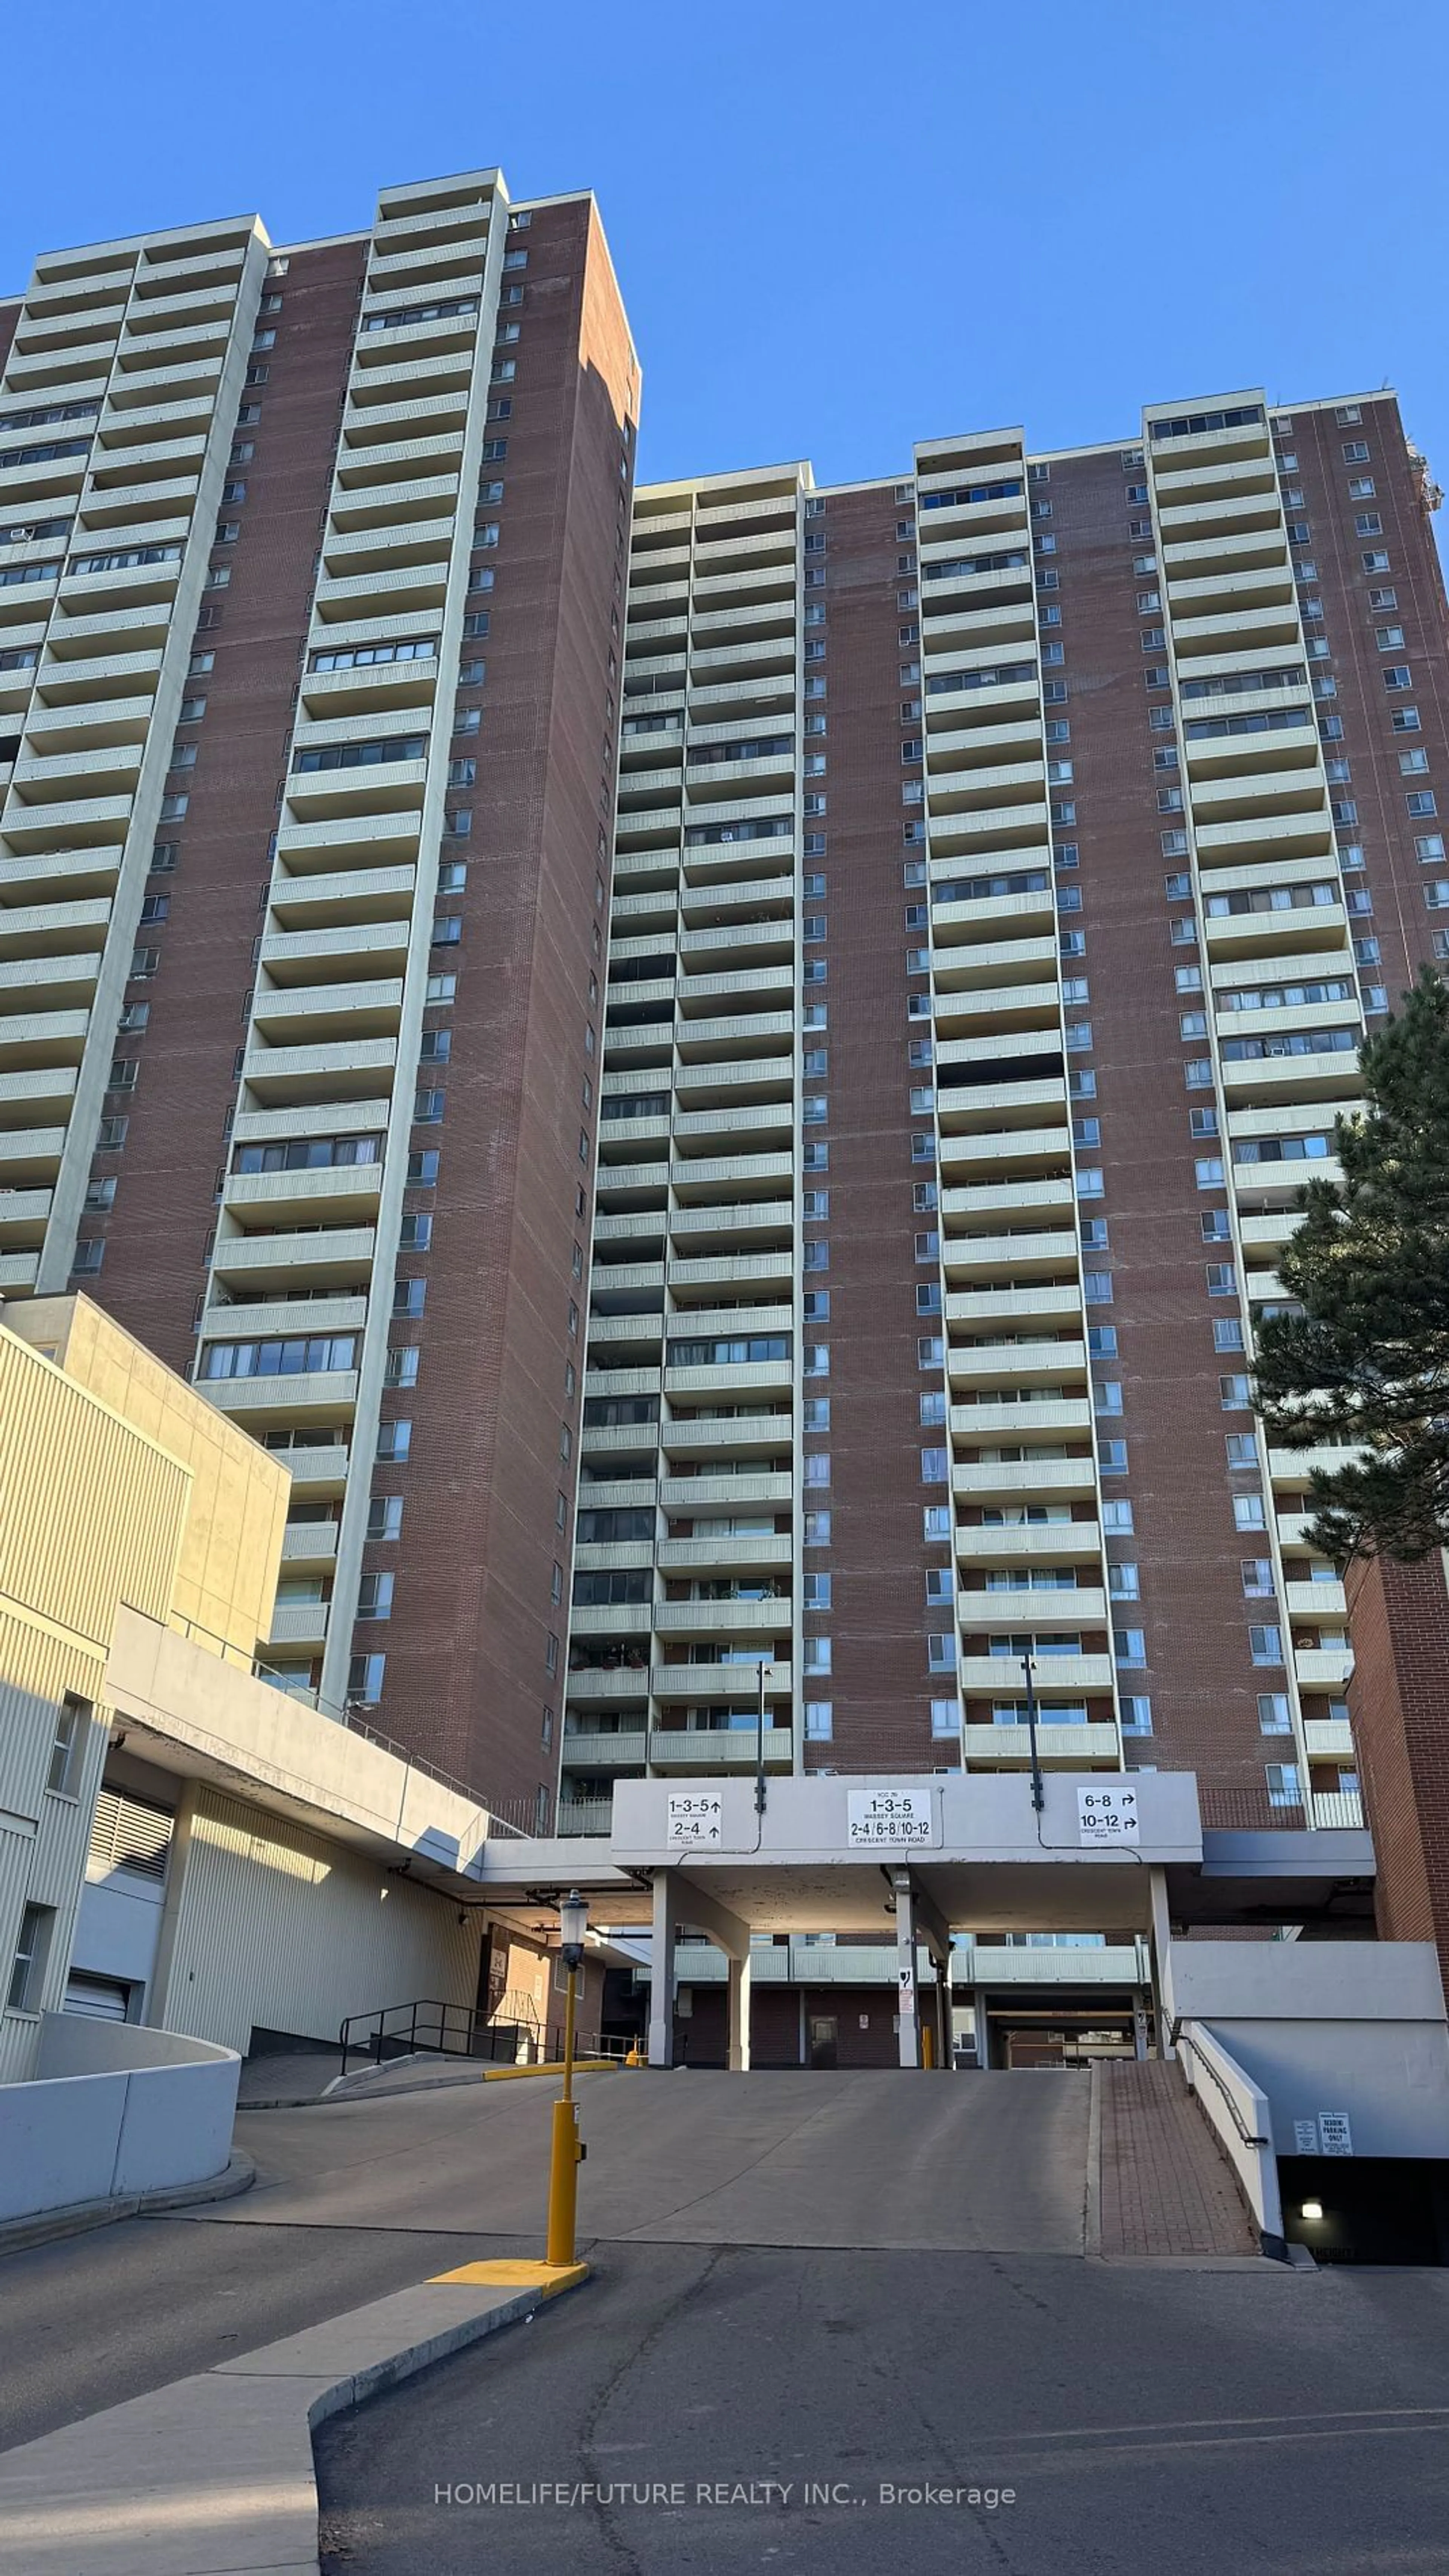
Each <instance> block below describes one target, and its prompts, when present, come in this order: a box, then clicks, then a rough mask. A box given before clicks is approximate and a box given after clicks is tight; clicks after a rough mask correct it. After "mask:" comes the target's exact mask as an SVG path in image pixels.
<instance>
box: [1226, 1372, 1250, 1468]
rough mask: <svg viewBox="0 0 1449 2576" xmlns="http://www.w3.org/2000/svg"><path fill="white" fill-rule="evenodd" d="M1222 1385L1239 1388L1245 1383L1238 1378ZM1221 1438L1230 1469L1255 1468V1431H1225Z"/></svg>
mask: <svg viewBox="0 0 1449 2576" xmlns="http://www.w3.org/2000/svg"><path fill="white" fill-rule="evenodd" d="M1224 1383H1226V1384H1230V1385H1238V1386H1241V1385H1243V1384H1245V1383H1246V1381H1245V1380H1243V1379H1241V1378H1238V1379H1229V1380H1225V1381H1224ZM1223 1438H1224V1440H1225V1442H1226V1445H1227V1458H1228V1466H1229V1468H1230V1469H1231V1468H1235V1467H1256V1466H1257V1463H1258V1435H1257V1433H1256V1431H1227V1432H1225V1433H1224V1434H1223Z"/></svg>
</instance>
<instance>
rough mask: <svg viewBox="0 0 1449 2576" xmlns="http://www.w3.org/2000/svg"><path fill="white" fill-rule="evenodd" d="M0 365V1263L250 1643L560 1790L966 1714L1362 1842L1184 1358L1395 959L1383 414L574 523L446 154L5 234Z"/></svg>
mask: <svg viewBox="0 0 1449 2576" xmlns="http://www.w3.org/2000/svg"><path fill="white" fill-rule="evenodd" d="M0 370H3V372H0V1293H3V1294H4V1295H6V1296H26V1295H28V1294H31V1293H35V1292H39V1293H41V1294H50V1293H55V1292H58V1291H61V1290H63V1289H65V1288H66V1287H67V1286H69V1285H72V1284H79V1285H84V1286H85V1287H86V1288H87V1289H88V1290H89V1292H90V1293H91V1294H92V1295H93V1296H94V1297H95V1298H97V1299H98V1300H99V1301H100V1302H101V1303H102V1304H103V1305H105V1306H107V1307H108V1308H110V1310H111V1311H112V1312H113V1313H114V1314H115V1315H116V1316H117V1317H118V1318H119V1320H120V1321H121V1322H122V1323H123V1324H125V1325H126V1326H127V1327H128V1328H129V1329H130V1330H131V1331H133V1332H134V1333H135V1334H137V1335H138V1336H139V1337H140V1338H141V1339H143V1340H144V1341H145V1342H147V1343H148V1344H149V1345H150V1346H151V1347H153V1348H154V1349H155V1350H156V1351H157V1352H158V1353H159V1354H160V1355H161V1356H162V1357H163V1358H164V1359H165V1360H167V1361H169V1362H170V1363H171V1364H172V1365H173V1366H175V1367H178V1368H180V1369H183V1370H185V1371H186V1372H187V1373H188V1374H190V1375H192V1376H193V1377H194V1378H195V1380H196V1382H197V1383H198V1384H199V1385H200V1386H201V1387H202V1388H204V1390H205V1391H206V1392H207V1393H208V1394H209V1395H210V1397H211V1398H212V1400H213V1401H214V1402H215V1403H216V1404H217V1405H219V1406H220V1407H221V1408H222V1409H223V1410H224V1411H226V1412H227V1413H228V1414H230V1415H232V1416H233V1417H234V1418H235V1419H236V1420H237V1421H238V1422H240V1423H243V1424H245V1425H246V1427H247V1428H249V1429H251V1430H253V1431H255V1432H256V1434H257V1435H258V1436H259V1437H260V1438H261V1439H263V1440H264V1441H265V1442H266V1443H267V1444H268V1445H269V1446H270V1447H272V1448H274V1449H276V1450H277V1451H278V1452H279V1453H280V1454H282V1455H283V1456H284V1457H285V1460H286V1463H287V1464H288V1465H289V1467H290V1468H291V1471H292V1477H293V1485H292V1502H291V1512H290V1519H289V1524H288V1529H287V1535H286V1543H285V1558H284V1582H283V1586H282V1591H281V1594H280V1598H279V1606H278V1610H277V1613H276V1619H275V1624H274V1626H273V1629H272V1631H271V1634H270V1635H269V1637H268V1638H267V1639H266V1640H264V1641H263V1651H264V1656H265V1660H266V1662H267V1664H268V1665H269V1666H270V1667H271V1668H272V1669H273V1670H275V1671H276V1672H277V1673H278V1674H279V1675H280V1677H281V1679H282V1680H283V1681H284V1682H285V1683H286V1684H287V1686H288V1687H291V1688H294V1689H297V1690H303V1691H308V1692H312V1693H315V1694H316V1695H317V1696H318V1697H319V1699H320V1702H321V1704H322V1705H323V1706H324V1707H328V1708H332V1709H334V1710H338V1711H340V1710H341V1709H342V1708H343V1706H344V1704H345V1703H346V1702H348V1701H349V1700H350V1701H352V1702H354V1703H358V1704H360V1705H361V1706H362V1707H363V1708H364V1709H366V1710H368V1711H372V1712H375V1713H376V1723H377V1724H378V1726H379V1727H380V1728H381V1729H382V1730H383V1731H385V1732H386V1733H387V1734H389V1735H390V1736H392V1737H394V1738H396V1739H398V1740H400V1741H403V1742H405V1743H406V1744H407V1745H408V1746H409V1747H411V1748H413V1749H414V1750H416V1751H417V1752H419V1753H420V1754H422V1755H423V1756H424V1757H426V1758H427V1759H430V1760H431V1761H433V1762H435V1763H437V1764H440V1765H442V1766H444V1767H446V1768H447V1769H449V1770H451V1771H453V1772H457V1773H463V1774H466V1775H467V1777H468V1779H469V1780H470V1781H471V1782H473V1783H474V1784H475V1785H476V1786H478V1787H479V1788H480V1789H482V1790H484V1791H485V1792H486V1793H487V1794H488V1795H489V1796H490V1797H492V1798H493V1799H494V1800H495V1801H496V1800H499V1799H502V1800H504V1801H507V1800H510V1799H513V1800H517V1801H519V1802H520V1804H519V1807H518V1809H517V1810H516V1812H517V1814H518V1817H519V1820H520V1821H521V1820H522V1819H523V1817H524V1816H525V1815H526V1816H527V1817H528V1818H529V1819H530V1820H532V1819H534V1818H537V1819H538V1820H540V1821H544V1820H546V1818H547V1817H548V1815H549V1813H550V1811H551V1805H552V1798H553V1793H554V1788H555V1783H557V1784H558V1793H559V1800H560V1815H561V1819H562V1821H563V1822H564V1824H565V1825H571V1826H574V1827H577V1828H579V1829H582V1830H586V1831H587V1830H597V1829H599V1828H600V1827H601V1826H602V1825H604V1824H605V1823H606V1821H607V1816H608V1810H609V1796H610V1790H611V1786H612V1783H613V1781H614V1780H615V1779H616V1778H618V1777H619V1776H621V1775H628V1774H631V1773H634V1774H636V1773H639V1772H641V1771H644V1770H652V1771H655V1772H659V1773H664V1774H668V1775H670V1776H671V1777H678V1778H679V1779H680V1780H681V1781H683V1782H691V1781H692V1782H696V1783H707V1782H708V1781H709V1780H710V1779H712V1778H714V1777H716V1776H717V1775H718V1773H719V1772H720V1770H721V1769H722V1768H735V1769H740V1768H748V1767H750V1766H752V1765H753V1763H754V1761H755V1759H756V1755H757V1750H762V1751H763V1755H764V1759H765V1762H766V1764H767V1766H769V1767H773V1768H776V1769H788V1768H800V1769H806V1770H809V1769H820V1768H827V1767H833V1768H836V1769H841V1770H859V1771H864V1770H888V1771H910V1770H925V1769H932V1768H940V1767H954V1766H956V1765H958V1764H964V1765H965V1766H966V1767H967V1768H968V1769H995V1768H999V1767H1001V1766H1003V1765H1005V1766H1009V1767H1020V1766H1021V1765H1023V1764H1024V1763H1026V1762H1027V1761H1028V1759H1029V1758H1030V1730H1029V1726H1028V1717H1029V1714H1031V1713H1032V1712H1033V1710H1034V1713H1035V1716H1036V1719H1037V1745H1038V1750H1039V1754H1040V1758H1041V1760H1042V1761H1043V1762H1044V1763H1046V1764H1048V1765H1053V1764H1054V1765H1060V1766H1068V1767H1070V1768H1071V1769H1073V1770H1082V1769H1092V1768H1101V1769H1104V1770H1114V1769H1118V1768H1120V1767H1122V1766H1126V1767H1128V1768H1132V1767H1137V1768H1142V1767H1146V1766H1147V1765H1149V1764H1154V1763H1155V1764H1160V1765H1163V1766H1190V1767H1192V1768H1194V1769H1196V1770H1197V1771H1198V1773H1199V1775H1200V1777H1201V1778H1202V1780H1203V1782H1204V1784H1205V1797H1206V1800H1207V1804H1208V1808H1209V1811H1210V1813H1211V1814H1212V1816H1213V1818H1214V1820H1216V1821H1220V1822H1223V1823H1228V1822H1233V1821H1241V1822H1243V1823H1252V1822H1258V1821H1270V1820H1274V1819H1277V1820H1280V1821H1285V1822H1298V1821H1301V1822H1304V1823H1308V1824H1312V1823H1313V1822H1315V1821H1317V1822H1321V1823H1326V1822H1332V1821H1338V1820H1343V1819H1346V1818H1347V1817H1349V1816H1351V1815H1353V1816H1356V1814H1357V1806H1356V1774H1355V1771H1354V1767H1353V1761H1354V1757H1353V1749H1352V1736H1351V1731H1350V1725H1349V1719H1348V1715H1347V1709H1346V1704H1345V1700H1344V1696H1343V1694H1344V1690H1345V1685H1346V1677H1347V1673H1348V1669H1349V1652H1348V1644H1347V1634H1346V1626H1345V1608H1344V1600H1343V1595H1342V1592H1341V1589H1340V1587H1339V1585H1338V1582H1337V1580H1336V1577H1335V1573H1334V1569H1333V1568H1332V1567H1331V1566H1330V1565H1328V1564H1326V1563H1324V1562H1323V1561H1321V1560H1319V1559H1318V1558H1316V1557H1315V1555H1314V1553H1313V1551H1312V1550H1311V1548H1310V1546H1309V1544H1308V1540H1307V1536H1306V1514H1305V1510H1304V1491H1305V1484H1306V1477H1307V1471H1308V1468H1309V1467H1310V1466H1311V1463H1312V1461H1311V1457H1305V1456H1304V1455H1303V1454H1302V1453H1296V1454H1294V1455H1292V1456H1278V1455H1271V1456H1268V1455H1265V1454H1264V1452H1263V1447H1262V1443H1261V1440H1260V1438H1259V1436H1258V1434H1257V1432H1256V1429H1255V1424H1254V1417H1253V1415H1252V1413H1251V1411H1250V1409H1249V1405H1248V1375H1249V1371H1250V1367H1251V1355H1252V1336H1253V1327H1254V1321H1255V1318H1256V1317H1257V1316H1258V1315H1259V1314H1260V1313H1262V1312H1263V1311H1265V1310H1268V1309H1271V1308H1272V1307H1273V1306H1274V1305H1275V1303H1276V1302H1277V1301H1278V1298H1279V1296H1280V1293H1281V1292H1280V1289H1279V1283H1278V1279H1277V1276H1276V1270H1275V1257H1276V1252H1277V1249H1278V1247H1279V1246H1280V1245H1281V1244H1282V1242H1283V1240H1284V1239H1285V1236H1286V1234H1287V1232H1288V1231H1289V1229H1290V1228H1291V1226H1292V1224H1293V1222H1294V1206H1295V1198H1296V1192H1297V1189H1298V1186H1299V1185H1300V1183H1301V1182H1302V1180H1303V1179H1304V1178H1305V1177H1307V1176H1308V1175H1309V1174H1310V1173H1311V1172H1313V1171H1315V1170H1317V1171H1322V1170H1331V1169H1332V1162H1331V1145H1332V1129H1333V1121H1334V1116H1335V1112H1336V1111H1337V1110H1338V1109H1340V1108H1342V1107H1345V1106H1348V1105H1350V1104H1351V1103H1352V1102H1353V1100H1354V1098H1355V1097H1356V1092H1357V1050H1358V1044H1359V1040H1360V1037H1361V1034H1362V1031H1363V1029H1364V1027H1365V1026H1368V1027H1372V1026H1373V1025H1374V1024H1375V1021H1376V1020H1377V1019H1379V1018H1380V1017H1381V1015H1382V1014H1383V1013H1384V1012H1385V1011H1386V1010H1387V1009H1389V1008H1391V1007H1392V1005H1393V1003H1394V1001H1395V1000H1396V998H1397V995H1398V993H1399V992H1400V991H1401V990H1402V988H1403V986H1404V985H1405V983H1406V982H1407V981H1408V980H1409V979H1410V977H1411V976H1412V974H1413V973H1414V971H1415V970H1416V968H1417V966H1418V965H1419V963H1420V962H1421V961H1423V960H1425V959H1429V958H1438V957H1446V956H1449V858H1446V853H1445V843H1444V837H1443V834H1444V828H1445V827H1444V822H1443V817H1442V815H1441V814H1440V812H1439V809H1438V806H1437V802H1436V799H1437V796H1438V795H1439V794H1441V793H1443V794H1445V795H1446V796H1449V777H1446V767H1445V765H1446V758H1449V743H1446V735H1445V724H1446V715H1445V709H1446V703H1449V699H1446V690H1445V665H1444V646H1445V633H1446V619H1445V604H1444V593H1443V585H1442V580H1441V577H1440V573H1439V567H1438V560H1437V556H1436V553H1435V549H1434V545H1433V540H1432V536H1431V533H1430V530H1429V524H1428V518H1427V507H1428V505H1430V504H1431V503H1432V500H1433V499H1434V498H1435V497H1436V496H1434V495H1433V494H1432V492H1431V491H1430V489H1429V486H1428V481H1427V476H1426V472H1425V468H1424V465H1423V461H1422V459H1421V458H1419V457H1418V456H1417V455H1416V453H1415V452H1414V451H1413V449H1412V448H1411V447H1410V446H1409V445H1408V444H1407V443H1406V441H1405V437H1404V433H1403V430H1402V427H1401V425H1400V421H1399V415H1398V410H1397V406H1396V404H1395V401H1394V399H1393V397H1392V396H1391V395H1388V394H1379V395H1373V396H1361V397H1358V398H1356V399H1352V400H1337V399H1331V400H1328V401H1325V402H1312V403H1308V404H1305V405H1303V406H1300V407H1297V408H1296V409H1294V410H1293V411H1292V412H1289V411H1287V410H1284V409H1281V408H1276V407H1273V406H1270V405H1269V404H1268V403H1267V402H1266V400H1265V398H1264V397H1263V396H1262V395H1261V394H1260V393H1256V392H1252V391H1248V392H1243V393H1229V394H1224V395H1222V396H1219V397H1213V398H1209V399H1204V400H1202V401H1201V402H1197V403H1194V404H1193V405H1192V406H1191V407H1189V406H1187V405H1155V406H1152V407H1150V408H1149V409H1148V410H1147V412H1146V413H1145V414H1144V415H1143V419H1142V425H1141V431H1140V435H1139V437H1138V439H1137V440H1136V441H1135V442H1134V443H1132V444H1130V445H1126V446H1122V445H1117V444H1113V445H1108V446H1091V447H1083V448H1077V449H1072V450H1068V451H1065V452H1061V453H1053V454H1051V455H1040V454H1035V453H1033V452H1032V451H1031V450H1030V449H1029V447H1028V445H1027V443H1026V441H1025V439H1024V437H1023V435H1022V434H1021V433H1020V432H1018V431H1016V430H1007V431H985V432H981V433H976V434H972V435H968V436H963V437H960V438H952V439H944V440H940V441H936V442H933V443H931V444H928V445H924V446H922V447H920V448H918V449H917V451H916V454H915V458H914V464H913V469H912V471H911V472H910V473H909V474H908V475H906V476H904V477H903V478H902V479H900V480H898V481H897V480H892V479H886V480H882V481H875V482H868V483H861V484H854V485H849V486H843V487H839V488H832V489H826V490H820V489H817V488H816V486H815V483H814V480H813V477H812V475H811V473H810V470H809V468H808V467H806V466H803V465H795V466H788V467H783V468H781V467H773V468H768V469H761V470H759V471H755V472H740V473H732V474H727V475H719V476H712V477H708V478H705V479H703V480H695V481H685V482H679V483H671V484H666V485H654V486H651V487H649V488H647V489H645V490H643V491H641V492H640V493H639V494H638V495H637V496H634V495H633V493H632V484H633V467H634V435H635V425H636V422H637V417H638V408H639V381H638V371H637V367H636V363H635V359H634V356H633V352H632V349H631V345H630V341H629V335H628V330H627V326H626V323H625V320H624V315H623V310H622V306H621V304H620V300H619V295H618V291H617V288H616V285H615V282H614V278H613V273H612V270H611V268H610V264H609V259H608V254H607V250H606V248H605V246H604V241H603V236H602V233H601V231H600V227H599V223H598V218H597V215H596V212H595V210H594V207H593V203H592V200H591V199H590V198H588V197H587V196H569V197H559V198H549V199H538V200H534V201H531V202H529V203H527V204H523V205H517V206H515V205H512V204H511V203H510V200H509V198H508V195H507V191H506V189H505V187H504V185H503V182H502V180H501V178H500V177H499V176H498V174H497V173H496V172H494V171H483V172H474V173H469V174H463V175H462V176H459V177H455V178H449V179H445V180H441V181H432V182H427V183H422V184H419V185H416V186H410V187H402V188H394V189H388V190H385V191H384V192H383V194H382V196H381V197H380V199H379V200H378V206H377V212H376V218H375V221H374V223H373V225H372V227H371V229H370V230H369V231H366V232H360V233H355V234H349V235H345V236H341V237H338V238H335V239H331V240H326V241H320V242H311V243H306V244H299V245H291V246H288V247H285V248H281V249H278V248H276V247H274V246H273V245H272V244H271V243H270V242H269V241H268V239H267V236H266V234H265V233H264V231H263V229H262V227H261V225H260V224H259V223H258V222H257V221H255V220H254V219H249V218H247V219H241V220H237V221H231V222H220V223H210V224H199V225H195V226H191V227H187V228H183V229H181V230H178V231H174V232H167V233H160V234H151V235H147V236H145V237H143V238H140V239H134V240H127V241H116V242H109V243H103V244H99V245H93V246H90V247H87V248H83V249H79V250H69V251H62V252H56V253H50V254H47V255H46V256H44V257H43V258H42V259H41V260H40V261H39V262H38V264H37V266H36V269H35V273H34V276H33V278H32V281H31V284H30V286H29V288H28V290H27V292H26V294H25V296H24V297H23V299H14V300H12V301H10V302H8V303H3V304H0ZM631 498H632V499H633V501H634V508H633V545H632V562H631V560H630V543H629V530H630V512H631ZM621 728H622V731H621ZM616 773H617V826H616ZM1441 921H1442V922H1443V923H1444V924H1445V925H1446V927H1445V928H1440V927H1439V926H1438V925H1439V923H1440V922H1441ZM606 951H607V956H606ZM606 976H607V982H606ZM596 1163H597V1188H596V1186H595V1184H596ZM586 1349H587V1357H586ZM586 1366H587V1378H586V1376H585V1369H586ZM1026 1659H1029V1661H1028V1660H1026ZM565 1700H567V1712H566V1716H565ZM560 1765H561V1770H560Z"/></svg>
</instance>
